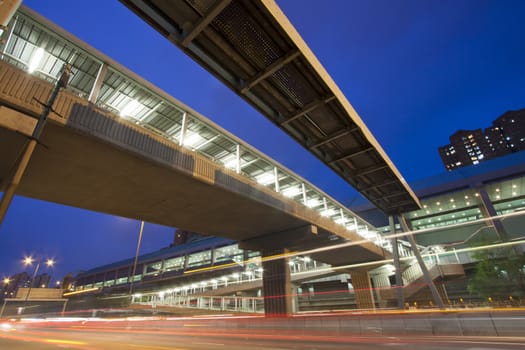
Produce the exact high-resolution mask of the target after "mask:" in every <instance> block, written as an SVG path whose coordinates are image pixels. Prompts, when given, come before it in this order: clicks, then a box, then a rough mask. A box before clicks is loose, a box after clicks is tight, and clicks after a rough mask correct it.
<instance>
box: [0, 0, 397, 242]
mask: <svg viewBox="0 0 525 350" xmlns="http://www.w3.org/2000/svg"><path fill="white" fill-rule="evenodd" d="M3 39H4V40H3V41H1V42H0V57H1V59H2V60H4V61H7V62H9V63H11V64H13V65H15V66H17V67H19V68H21V69H23V70H26V71H27V72H29V73H31V74H33V75H36V76H38V77H39V78H42V79H45V80H47V81H49V82H51V83H54V82H55V81H56V80H57V78H58V76H59V74H60V70H61V68H62V66H63V64H65V63H69V64H71V65H72V67H73V68H72V77H71V79H70V81H69V84H68V89H69V90H70V91H72V92H73V93H74V94H76V95H77V96H80V97H82V98H85V99H87V100H88V101H89V102H91V103H93V104H96V105H97V106H99V107H100V108H103V109H105V110H108V111H110V112H113V113H114V114H117V115H119V116H120V117H121V118H123V119H126V120H128V121H131V122H133V123H135V124H136V125H139V126H141V127H143V128H145V129H147V130H149V132H153V133H155V134H157V135H161V136H162V137H164V138H166V139H168V140H170V141H171V142H173V143H176V144H178V145H179V146H181V147H185V148H187V149H190V150H192V151H194V152H198V153H200V154H202V155H204V156H206V157H208V158H209V159H211V160H213V161H215V162H217V163H219V164H221V165H222V166H223V167H224V168H228V169H231V170H232V171H234V172H236V173H238V174H241V175H244V176H246V177H248V178H250V179H251V180H253V181H254V186H257V184H258V185H259V186H265V187H267V188H271V189H272V190H274V191H275V192H277V193H279V194H280V195H282V196H283V197H287V198H290V199H292V200H294V201H296V202H298V203H300V204H302V205H304V206H305V207H308V208H311V209H312V210H315V211H316V212H317V213H318V214H320V215H321V216H323V217H327V218H330V219H331V220H332V221H333V222H335V223H336V224H339V225H341V226H343V227H345V228H346V229H347V230H349V231H352V232H356V233H357V234H358V235H359V236H361V237H362V238H363V239H366V240H369V241H372V242H373V243H375V244H376V245H377V246H379V247H381V248H383V249H386V250H389V251H391V247H390V243H389V242H386V241H385V240H383V239H382V237H381V235H380V234H379V233H378V232H377V230H376V228H375V227H373V226H372V225H370V224H369V223H368V222H366V221H365V220H363V219H362V218H360V217H359V216H357V215H356V214H355V213H353V212H352V211H351V210H349V209H348V208H346V207H345V206H344V205H342V204H341V203H339V202H338V201H337V200H335V199H334V198H332V197H331V196H329V195H328V194H326V193H324V192H323V191H321V190H320V189H319V188H317V187H316V186H314V185H313V184H311V183H310V182H308V181H306V180H305V179H303V178H302V177H301V176H299V175H297V174H296V173H294V172H293V171H291V170H289V169H287V168H286V167H284V166H283V165H281V164H279V163H277V162H276V161H274V160H273V159H271V158H270V157H268V156H266V155H264V154H263V153H261V152H259V151H258V150H256V149H255V148H254V147H252V146H250V145H249V144H247V143H246V142H244V141H242V140H241V139H239V138H237V137H236V136H234V135H233V134H231V133H229V132H227V131H226V130H224V129H222V128H221V127H220V126H218V125H216V124H215V123H213V122H212V121H210V120H209V119H207V118H206V117H204V116H202V115H200V114H199V113H197V112H196V111H194V110H192V109H191V108H190V107H188V106H186V105H184V104H183V103H181V102H180V101H178V100H176V99H175V98H173V97H172V96H170V95H169V94H167V93H166V92H164V91H162V90H160V89H159V88H157V87H155V86H153V85H152V84H151V83H149V82H147V81H145V80H143V79H141V78H140V77H138V76H137V75H136V74H134V73H133V72H131V71H129V70H128V69H126V68H125V67H123V66H121V65H120V64H118V63H117V62H115V61H113V60H112V59H110V58H109V57H107V56H105V55H103V54H102V53H100V52H98V51H97V50H96V49H94V48H92V47H90V46H88V45H87V44H85V43H83V42H81V41H80V40H78V39H77V38H75V37H73V36H72V35H71V34H69V33H67V32H65V31H64V30H62V29H61V28H59V27H57V26H56V25H54V24H53V23H51V22H49V21H47V20H46V19H44V18H43V17H41V16H40V15H38V14H37V13H35V12H33V11H32V10H30V9H28V8H26V7H24V6H22V7H21V8H20V9H19V11H18V12H17V13H16V14H15V16H13V19H12V20H11V22H10V23H9V25H8V30H7V31H5V33H4V34H3Z"/></svg>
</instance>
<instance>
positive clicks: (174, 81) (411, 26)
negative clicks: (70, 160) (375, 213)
mask: <svg viewBox="0 0 525 350" xmlns="http://www.w3.org/2000/svg"><path fill="white" fill-rule="evenodd" d="M24 4H26V5H27V6H28V7H30V8H32V9H34V10H35V11H37V12H39V13H40V14H42V15H43V16H44V17H46V18H48V19H49V20H51V21H52V22H55V23H56V24H57V25H59V26H61V27H63V28H64V29H65V30H66V31H69V32H71V33H72V34H73V35H75V36H76V37H78V38H79V39H81V40H83V41H86V42H87V43H88V44H89V45H91V46H93V47H94V48H96V49H97V50H99V51H101V52H102V53H104V54H106V55H107V56H109V57H111V58H113V59H114V60H115V61H117V62H119V63H121V64H122V65H124V66H126V67H128V68H129V69H130V70H132V71H134V72H135V73H136V74H138V75H140V76H142V77H143V78H144V79H146V80H148V81H150V82H151V83H153V84H154V85H156V86H158V87H160V88H161V89H163V90H164V91H166V92H167V93H169V94H170V95H172V96H174V97H175V98H176V99H178V100H180V101H182V102H183V103H185V104H187V105H188V106H190V107H191V108H193V109H195V110H196V111H198V112H200V113H201V114H203V115H204V116H206V117H208V118H210V119H211V120H213V121H214V122H216V123H218V124H219V125H221V126H222V127H223V128H225V129H226V130H228V131H230V132H232V133H233V134H235V135H237V136H238V137H240V138H241V139H243V140H245V141H247V142H248V143H250V144H252V145H253V146H254V147H256V148H258V149H259V150H261V151H262V152H264V153H266V154H268V155H269V156H270V157H272V158H274V159H276V160H277V161H279V162H281V163H282V164H284V165H285V166H287V167H288V168H290V169H292V170H293V171H295V172H297V173H298V174H300V175H302V176H304V177H305V178H306V179H308V180H309V181H310V182H312V183H313V184H315V185H316V186H318V187H319V188H321V189H323V190H325V191H326V192H327V193H328V194H330V195H331V196H333V197H334V198H336V199H338V200H339V201H340V202H341V203H343V204H346V205H351V204H352V203H354V202H355V201H356V200H357V199H358V198H359V195H357V194H356V192H355V191H354V190H353V189H352V188H351V187H350V186H349V185H348V184H346V183H345V182H344V181H343V180H341V179H339V178H338V177H337V176H336V175H335V174H334V173H333V172H331V171H330V170H329V169H327V168H326V167H325V166H324V165H322V164H321V163H320V162H319V161H318V160H317V159H315V158H314V157H313V156H311V155H310V154H309V153H307V152H306V151H304V150H303V149H302V148H301V147H300V146H299V145H298V144H296V143H295V142H294V141H292V140H291V139H290V138H289V137H288V136H287V135H285V134H284V133H283V132H282V131H280V130H279V129H278V128H277V127H275V126H274V125H273V124H272V123H271V122H269V121H267V120H266V119H265V118H264V117H262V116H261V115H260V114H259V113H258V112H257V111H255V110H254V109H253V108H252V107H250V106H249V105H248V104H247V103H246V102H244V101H243V100H242V99H240V98H239V97H238V96H236V95H235V94H234V93H233V92H231V91H229V90H228V89H227V88H225V87H224V86H223V85H222V84H221V83H220V82H219V81H218V80H216V79H215V78H213V77H212V76H211V75H210V74H209V73H207V72H206V71H205V70H204V69H203V68H201V67H200V66H198V65H197V64H196V63H195V62H193V61H192V60H191V59H190V58H188V57H187V56H186V55H185V54H183V53H182V52H181V51H180V50H179V49H178V48H176V47H175V46H174V45H173V44H171V43H169V42H168V41H167V40H166V39H164V38H163V37H161V36H160V35H159V34H158V33H157V32H156V31H154V30H153V29H151V28H150V27H149V26H148V25H147V24H146V23H144V22H143V21H142V20H141V19H139V18H138V17H137V16H135V15H134V14H133V13H132V12H131V11H129V10H128V9H127V8H125V7H124V6H123V5H122V4H120V3H119V2H118V1H108V0H94V1H90V2H80V1H70V0H38V1H37V0H28V1H24ZM277 4H278V5H279V6H280V7H281V8H282V10H283V12H284V13H285V14H286V15H287V16H288V18H289V19H290V21H291V23H292V24H293V25H294V26H295V27H296V29H297V30H298V32H299V33H300V35H301V36H302V37H303V38H304V40H305V41H306V43H307V44H308V45H309V46H310V48H311V49H312V51H313V52H314V54H315V55H316V56H317V57H318V58H319V60H320V62H321V63H322V64H323V65H324V67H325V68H326V70H327V71H328V73H329V74H330V75H331V76H332V78H333V79H334V81H335V82H336V84H338V86H339V87H340V88H341V90H342V91H343V93H344V94H345V95H346V97H347V98H348V100H349V101H350V103H351V104H352V105H353V107H354V108H355V109H356V111H357V112H358V114H359V115H360V116H361V118H362V119H363V121H364V122H365V123H366V124H367V125H368V127H369V128H370V130H371V131H372V133H373V134H374V136H375V137H376V138H377V140H378V141H379V143H380V144H381V146H382V147H383V148H384V150H385V151H386V153H387V154H388V156H389V157H390V158H391V159H392V161H393V162H394V164H395V165H396V166H397V168H398V169H399V171H400V172H401V174H402V175H403V176H404V177H405V178H406V179H407V181H408V182H409V183H411V182H413V181H416V180H419V179H421V178H425V177H428V176H432V175H435V174H438V173H442V172H444V169H443V167H442V163H441V160H440V158H439V154H438V151H437V148H438V147H439V146H442V145H444V144H446V143H447V140H448V137H449V135H451V134H452V133H454V132H455V131H456V130H459V129H475V128H478V127H479V126H480V125H490V122H491V121H492V120H493V119H495V118H497V117H498V116H500V115H501V114H503V113H505V112H506V111H508V110H516V109H520V108H523V107H525V84H523V82H524V81H525V63H524V62H523V57H525V45H523V37H525V24H524V21H523V18H522V14H523V13H525V1H520V0H514V1H512V0H506V1H496V0H487V1H482V0H459V1H453V0H444V1H435V0H432V1H420V0H398V1H395V0H394V1H392V0H371V1H357V0H356V1H351V0H337V1H336V0H329V1H324V2H319V1H314V0H301V1H299V0H278V1H277ZM28 218H30V219H28ZM138 230H139V222H138V221H136V220H130V219H124V218H116V217H113V216H110V215H105V214H99V213H92V212H88V211H84V210H80V209H75V208H70V207H65V206H61V205H56V204H52V203H45V202H42V201H36V200H31V199H27V198H20V197H16V198H15V200H14V201H13V204H12V206H11V208H10V210H9V212H8V216H7V217H6V220H5V221H4V223H3V225H2V226H1V227H0V277H2V275H9V274H13V273H17V272H20V271H23V270H24V269H23V267H22V265H21V263H20V261H21V259H22V258H23V255H24V254H30V253H33V254H37V255H41V256H42V257H48V256H49V257H54V258H55V259H56V260H57V265H56V267H55V268H54V270H53V271H50V273H51V274H52V275H53V277H55V278H58V279H61V278H62V277H63V275H65V274H66V273H67V272H72V273H73V274H75V273H77V272H78V270H80V269H89V268H92V267H94V266H98V265H100V264H104V263H110V262H113V261H116V260H119V259H123V258H127V257H131V256H133V255H134V253H135V247H136V240H137V237H138ZM173 232H174V228H167V227H162V226H158V225H154V224H146V227H145V232H144V241H143V245H142V248H141V252H148V251H153V250H156V249H158V248H160V247H162V246H167V245H168V244H169V243H170V242H171V240H172V238H173ZM28 271H30V270H28ZM42 272H46V271H42Z"/></svg>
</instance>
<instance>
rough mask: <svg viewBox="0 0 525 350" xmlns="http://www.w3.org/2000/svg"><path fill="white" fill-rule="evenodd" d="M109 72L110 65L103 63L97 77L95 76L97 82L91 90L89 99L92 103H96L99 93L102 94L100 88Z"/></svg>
mask: <svg viewBox="0 0 525 350" xmlns="http://www.w3.org/2000/svg"><path fill="white" fill-rule="evenodd" d="M107 72H108V65H107V64H106V63H101V64H100V68H99V69H98V73H97V77H96V78H95V83H94V84H93V87H92V88H91V92H90V93H89V97H88V101H89V102H91V103H96V102H97V98H98V95H99V94H100V88H101V87H102V83H103V82H104V79H105V78H106V74H107Z"/></svg>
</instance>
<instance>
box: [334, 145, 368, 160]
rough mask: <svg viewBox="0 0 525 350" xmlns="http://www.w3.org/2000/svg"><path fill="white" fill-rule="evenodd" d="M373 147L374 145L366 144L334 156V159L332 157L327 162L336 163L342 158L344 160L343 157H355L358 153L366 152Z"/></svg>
mask: <svg viewBox="0 0 525 350" xmlns="http://www.w3.org/2000/svg"><path fill="white" fill-rule="evenodd" d="M373 149H374V147H372V146H368V147H365V148H359V149H356V150H352V151H350V152H348V153H347V154H345V155H343V156H341V157H339V158H336V159H332V160H330V161H328V163H329V164H334V163H337V162H340V161H342V160H345V159H350V158H352V157H356V156H358V155H360V154H363V153H366V152H370V151H372V150H373Z"/></svg>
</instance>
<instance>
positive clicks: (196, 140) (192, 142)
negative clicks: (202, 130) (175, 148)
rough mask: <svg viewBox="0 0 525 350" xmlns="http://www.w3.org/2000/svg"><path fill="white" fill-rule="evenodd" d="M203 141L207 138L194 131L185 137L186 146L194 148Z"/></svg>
mask: <svg viewBox="0 0 525 350" xmlns="http://www.w3.org/2000/svg"><path fill="white" fill-rule="evenodd" d="M203 141H205V140H204V138H203V137H202V136H200V135H199V134H197V133H193V134H191V135H186V137H185V138H184V146H187V147H191V148H193V147H195V146H196V145H198V144H200V143H202V142H203Z"/></svg>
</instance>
